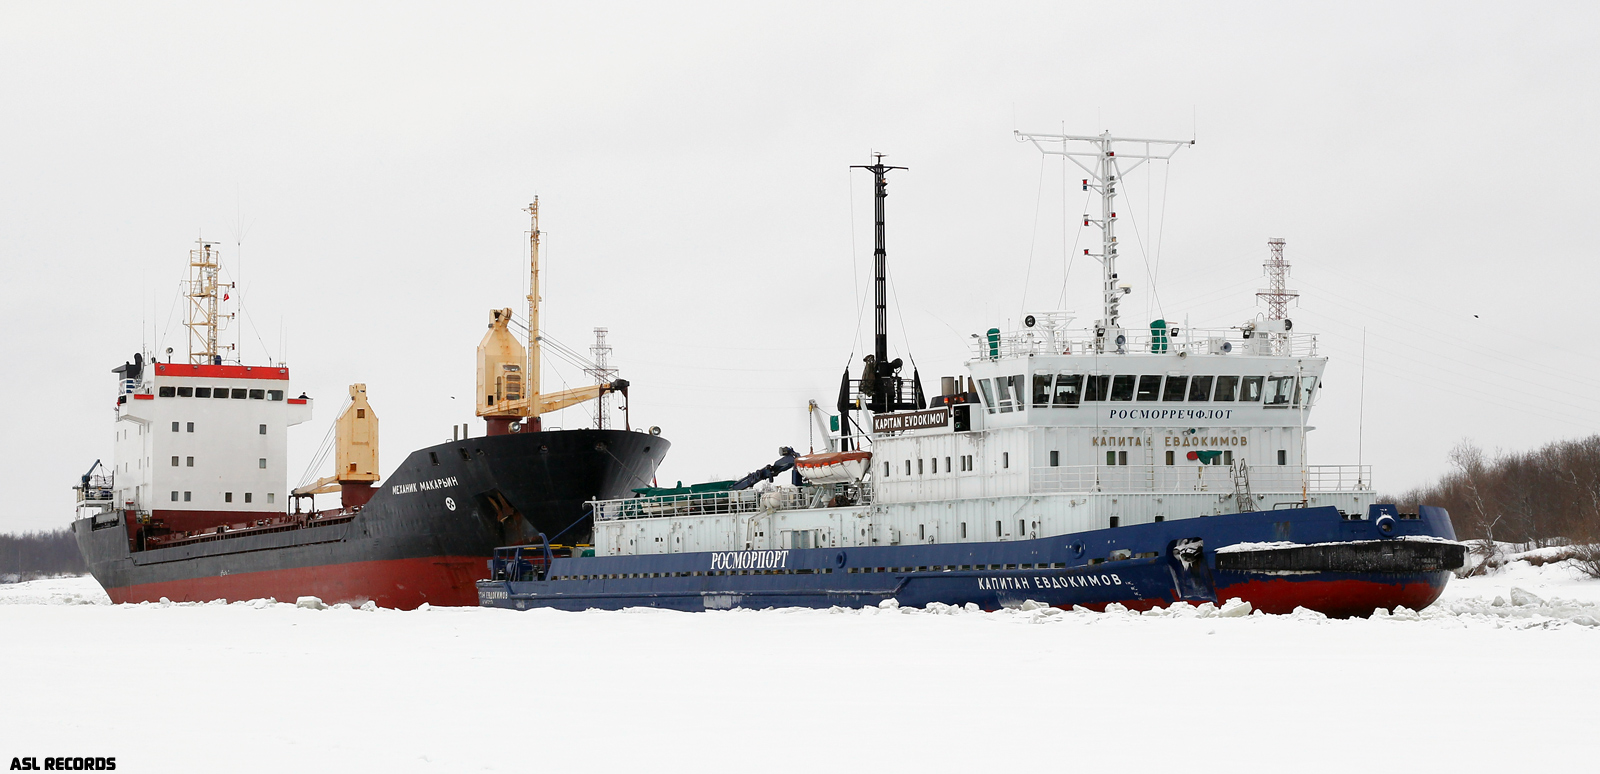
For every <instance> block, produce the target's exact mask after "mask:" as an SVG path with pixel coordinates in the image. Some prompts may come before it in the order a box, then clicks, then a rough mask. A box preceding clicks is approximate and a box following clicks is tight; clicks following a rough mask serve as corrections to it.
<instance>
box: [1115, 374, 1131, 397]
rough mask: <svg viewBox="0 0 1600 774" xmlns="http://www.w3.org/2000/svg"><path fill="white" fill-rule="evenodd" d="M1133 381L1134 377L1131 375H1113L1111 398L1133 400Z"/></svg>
mask: <svg viewBox="0 0 1600 774" xmlns="http://www.w3.org/2000/svg"><path fill="white" fill-rule="evenodd" d="M1134 381H1135V377H1133V376H1126V375H1123V376H1116V377H1113V378H1112V380H1111V399H1112V400H1133V385H1134Z"/></svg>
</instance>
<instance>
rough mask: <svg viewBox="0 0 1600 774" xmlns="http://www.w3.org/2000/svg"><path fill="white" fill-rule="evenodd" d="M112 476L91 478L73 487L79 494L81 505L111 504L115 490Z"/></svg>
mask: <svg viewBox="0 0 1600 774" xmlns="http://www.w3.org/2000/svg"><path fill="white" fill-rule="evenodd" d="M114 488H115V487H114V486H113V484H112V479H111V476H109V475H104V476H90V477H89V480H88V481H87V482H85V483H83V484H79V485H78V486H75V487H73V489H75V490H77V492H78V502H80V503H109V502H111V498H112V496H113V495H112V491H113V490H114Z"/></svg>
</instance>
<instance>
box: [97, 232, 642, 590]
mask: <svg viewBox="0 0 1600 774" xmlns="http://www.w3.org/2000/svg"><path fill="white" fill-rule="evenodd" d="M529 211H530V212H531V213H532V214H533V227H532V230H531V235H530V239H531V253H532V267H533V272H532V288H533V291H532V292H531V293H530V295H529V297H528V300H529V310H528V320H529V321H531V324H528V325H526V326H525V327H526V328H528V329H531V330H535V331H537V330H538V260H539V258H538V256H539V251H538V248H539V229H538V205H537V202H535V203H534V204H533V205H530V207H529ZM189 263H190V277H189V280H188V287H187V289H186V295H188V296H189V297H190V299H191V300H192V303H191V304H190V309H191V314H190V324H189V326H188V327H189V329H190V331H191V337H190V354H189V358H188V362H183V363H173V362H170V360H171V350H170V349H168V350H167V359H168V361H169V362H154V361H155V358H152V357H150V356H149V355H148V354H144V353H141V354H137V355H135V356H134V358H133V359H132V360H131V361H129V362H127V363H125V364H123V365H122V366H119V367H117V368H116V369H113V370H114V372H115V373H116V374H117V379H118V383H117V386H118V389H117V398H116V425H115V427H116V444H115V453H114V454H113V457H112V459H113V463H112V465H111V466H110V467H109V468H108V469H106V470H105V471H104V472H100V473H98V474H97V468H99V463H96V466H95V467H94V468H91V469H90V473H89V474H87V475H85V476H83V479H82V481H81V483H80V485H79V486H78V504H79V516H80V518H78V519H77V520H76V521H74V523H73V525H72V526H73V531H74V532H75V533H76V536H77V540H78V546H79V549H80V550H81V551H82V553H83V556H84V559H85V561H86V562H87V564H88V565H89V568H90V571H91V572H92V573H93V574H94V576H95V579H96V580H98V581H99V582H100V584H101V585H102V586H104V587H105V589H106V592H107V593H108V594H109V595H110V597H111V599H112V601H114V602H118V603H123V602H141V601H156V600H160V599H162V598H166V599H169V600H172V601H209V600H214V599H228V600H245V599H258V598H267V597H272V598H277V599H284V600H286V599H295V598H297V597H301V596H316V597H319V598H321V599H322V600H324V601H325V602H329V603H337V602H349V603H352V604H363V603H366V602H373V603H375V604H378V605H380V606H385V607H399V608H413V607H417V606H419V605H422V604H424V603H428V604H432V605H471V604H475V603H476V602H477V591H476V587H475V585H474V583H475V581H477V580H479V579H482V578H484V577H486V574H487V570H486V561H487V560H488V558H489V557H491V556H492V555H493V553H494V548H495V547H496V546H502V545H507V544H516V543H522V542H527V541H528V540H531V539H533V538H534V537H535V536H539V535H547V536H550V539H551V540H552V541H554V540H560V541H562V542H563V543H565V544H566V545H568V546H576V545H583V544H587V543H589V542H590V541H591V540H592V537H591V536H592V534H593V517H592V514H591V513H590V512H589V511H588V510H587V509H586V503H588V502H591V501H594V500H604V499H609V498H616V497H622V496H625V495H627V494H628V493H629V491H630V490H632V489H635V488H638V487H643V486H647V485H649V484H650V483H651V482H652V480H653V479H654V477H655V470H656V467H657V466H658V465H659V464H660V462H661V460H662V458H663V457H664V456H665V455H666V452H667V449H668V448H669V447H670V445H671V444H670V443H669V442H668V441H667V440H666V439H664V438H661V437H660V436H659V434H658V431H652V432H650V433H645V432H639V431H634V430H632V429H631V428H630V427H629V426H628V424H627V422H626V420H624V428H623V429H620V430H619V429H615V428H609V427H607V426H606V425H607V417H608V413H607V411H606V409H605V407H604V406H603V405H602V406H601V408H600V410H599V411H597V412H596V413H597V416H598V417H599V421H598V422H597V425H598V426H597V427H595V428H592V429H570V430H548V431H546V430H543V429H542V427H541V415H542V414H544V413H546V412H550V411H555V410H558V409H561V408H565V407H568V406H571V405H574V404H577V403H580V402H584V401H590V400H596V401H604V400H605V399H606V398H607V397H608V396H612V395H617V396H620V397H621V398H622V399H623V400H624V401H625V400H626V397H627V388H628V383H627V382H626V381H625V380H622V379H613V380H611V381H607V382H604V383H599V384H594V385H590V386H586V387H579V388H575V389H569V390H563V391H560V392H556V393H541V392H540V390H539V389H538V387H539V378H538V373H539V367H538V361H539V341H540V339H541V337H540V336H528V337H527V340H528V346H524V345H523V344H522V342H519V341H518V340H517V337H516V336H515V335H513V334H512V332H511V331H510V330H509V326H510V325H511V324H512V323H513V322H514V320H513V315H512V312H511V310H510V309H496V310H492V312H491V315H490V323H489V331H488V333H487V334H486V335H485V336H484V337H483V340H482V341H481V342H480V343H479V345H478V374H477V385H478V389H477V398H476V404H477V414H478V416H480V417H483V418H484V420H485V424H486V431H485V432H484V433H483V434H481V435H478V436H477V437H469V430H468V428H467V427H466V426H462V427H459V428H456V430H455V431H454V432H453V435H454V440H452V441H450V442H448V443H441V444H439V445H436V446H430V447H427V448H424V449H419V450H417V451H414V452H412V453H411V454H410V455H409V456H408V457H407V458H406V460H405V462H404V463H402V464H401V465H400V467H399V468H398V469H396V470H394V471H393V472H391V473H390V474H389V476H388V477H387V478H386V479H384V480H382V482H381V485H380V484H379V480H380V478H381V477H380V474H379V468H378V417H377V414H376V412H375V411H374V410H373V407H372V406H371V405H370V404H369V403H368V402H367V390H366V385H364V384H354V385H351V387H350V398H349V400H348V401H347V402H346V404H345V406H344V407H343V409H342V411H341V413H340V414H339V417H338V419H337V420H336V422H335V427H334V432H333V433H332V434H331V435H330V439H331V443H330V444H329V445H327V447H326V448H325V449H324V450H322V451H321V452H320V453H319V455H318V458H319V459H320V458H322V457H323V455H325V454H329V453H331V454H332V456H333V462H334V473H333V475H330V476H327V477H325V478H322V479H319V480H317V481H314V482H310V483H307V484H306V485H304V486H301V487H298V488H296V489H294V490H293V491H290V490H289V489H288V483H287V477H286V471H285V467H286V462H287V456H288V455H287V447H288V428H289V427H290V426H293V425H296V424H300V423H302V422H305V421H307V420H309V419H311V411H312V406H313V401H312V400H311V399H310V398H309V397H307V396H306V395H304V394H301V395H299V396H298V397H293V396H294V393H293V391H292V390H290V389H289V369H288V368H287V367H285V366H284V365H282V364H281V363H280V364H276V365H267V366H249V365H244V364H242V363H224V362H223V357H222V354H221V352H220V351H219V349H220V348H219V346H218V343H217V327H218V326H217V321H218V320H219V319H222V318H223V317H224V316H225V315H219V313H218V308H217V307H218V303H219V301H220V300H226V298H227V294H226V293H225V292H223V290H224V286H223V285H221V284H220V283H219V281H218V270H219V266H218V259H217V253H216V251H215V250H214V249H213V246H212V245H211V244H209V243H205V242H201V243H200V246H199V247H198V248H197V249H196V250H194V251H192V252H191V254H190V261H189ZM622 408H623V409H624V412H625V411H626V403H624V404H623V406H622ZM624 416H626V414H625V415H624ZM334 493H337V494H338V495H339V500H340V503H339V507H336V508H325V509H318V508H317V507H316V495H319V494H321V495H325V494H334ZM567 550H570V549H567Z"/></svg>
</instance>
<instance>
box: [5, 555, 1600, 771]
mask: <svg viewBox="0 0 1600 774" xmlns="http://www.w3.org/2000/svg"><path fill="white" fill-rule="evenodd" d="M1514 588H1515V589H1518V591H1516V592H1515V593H1513V589H1514ZM1529 595H1532V596H1529ZM1496 597H1499V598H1500V604H1496V603H1495V600H1496ZM1514 600H1515V601H1516V602H1521V603H1522V604H1514V603H1513V601H1514ZM1230 612H1234V611H1230ZM1217 613H1218V611H1216V610H1213V609H1210V608H1203V609H1196V608H1192V607H1186V608H1183V609H1180V610H1177V611H1173V612H1171V613H1167V614H1159V615H1152V614H1144V615H1136V614H1131V613H1118V612H1111V613H1104V614H1099V613H1087V612H1067V611H1056V610H1049V609H1043V610H1027V611H1022V610H1012V611H1002V612H998V613H974V612H965V611H957V610H947V611H943V612H938V611H923V610H918V611H911V610H880V609H868V610H852V611H843V610H835V611H813V610H768V611H760V612H755V611H730V612H716V613H697V614H687V613H673V612H663V611H654V610H630V611H623V612H589V613H562V612H555V611H529V612H512V611H505V610H480V609H474V608H454V609H449V608H435V609H424V610H419V611H412V612H398V611H392V610H375V611H372V610H358V609H349V608H347V607H333V608H329V609H323V610H317V609H307V608H301V607H296V606H295V605H294V604H288V603H280V604H272V603H268V602H266V601H257V602H248V603H237V604H220V603H213V604H209V605H201V604H192V605H191V604H184V605H163V604H145V605H122V606H116V605H110V604H109V603H108V601H107V600H106V598H105V595H104V594H103V593H102V592H101V591H100V589H99V587H98V586H97V585H96V584H95V582H94V581H93V579H90V578H68V579H58V580H47V581H34V582H29V583H21V584H14V585H10V586H0V634H3V637H0V707H4V710H3V711H0V757H3V761H4V762H6V763H9V762H10V759H11V758H12V757H15V756H36V757H39V758H40V759H41V763H42V762H43V758H44V757H45V756H54V755H69V756H102V757H104V756H116V759H117V770H118V771H128V772H145V771H160V772H183V771H291V770H300V771H335V770H352V771H353V770H368V771H385V772H411V771H430V772H433V771H438V772H444V771H449V772H456V771H508V772H510V771H530V770H565V771H647V770H653V771H663V770H664V771H688V770H706V771H912V770H917V771H968V772H970V771H1001V770H1021V769H1022V768H1023V767H1026V768H1027V769H1029V770H1040V771H1060V770H1067V769H1077V768H1080V767H1082V766H1084V765H1095V764H1104V765H1114V766H1121V767H1127V766H1141V767H1148V766H1154V767H1158V768H1176V769H1182V770H1188V771H1194V770H1200V771H1230V772H1231V771H1274V772H1278V771H1356V770H1359V771H1401V770H1439V769H1443V770H1446V771H1452V770H1456V771H1460V770H1467V769H1468V768H1471V769H1474V770H1483V769H1490V768H1492V767H1496V766H1517V767H1524V766H1533V765H1537V766H1539V767H1544V766H1556V767H1559V768H1561V769H1564V770H1583V769H1585V768H1587V767H1589V766H1590V765H1591V763H1592V761H1593V759H1594V758H1595V757H1596V754H1597V752H1596V751H1597V747H1596V744H1595V721H1596V719H1597V712H1596V710H1595V708H1594V697H1595V696H1596V695H1597V689H1600V625H1596V622H1597V620H1600V582H1597V581H1589V580H1580V579H1578V576H1577V575H1576V573H1575V571H1573V570H1571V568H1570V567H1568V566H1566V565H1565V564H1550V565H1546V566H1544V567H1531V566H1528V565H1527V564H1526V563H1525V562H1518V563H1514V564H1512V565H1510V566H1508V567H1507V568H1505V569H1504V570H1503V571H1502V572H1500V573H1499V574H1497V575H1494V576H1491V577H1487V578H1473V579H1469V580H1466V581H1452V582H1451V586H1450V589H1449V591H1448V592H1447V593H1446V596H1445V598H1444V599H1442V600H1441V601H1440V602H1439V603H1437V604H1435V605H1434V606H1433V607H1431V608H1429V609H1428V610H1426V611H1424V612H1423V613H1422V614H1420V615H1415V614H1411V615H1408V614H1405V613H1402V614H1400V615H1399V616H1391V617H1382V618H1375V619H1371V620H1351V621H1330V620H1326V619H1323V618H1321V617H1319V616H1317V615H1315V614H1305V613H1301V614H1297V615H1292V616H1261V615H1255V616H1243V617H1222V616H1220V615H1218V614H1217Z"/></svg>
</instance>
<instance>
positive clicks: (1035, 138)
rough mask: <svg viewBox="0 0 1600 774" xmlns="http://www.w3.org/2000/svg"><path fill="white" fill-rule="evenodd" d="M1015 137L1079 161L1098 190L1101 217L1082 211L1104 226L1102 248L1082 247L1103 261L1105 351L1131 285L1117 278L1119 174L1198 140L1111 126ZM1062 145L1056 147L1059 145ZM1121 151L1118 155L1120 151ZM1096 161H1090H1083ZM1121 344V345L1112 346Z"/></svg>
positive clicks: (1101, 336) (1099, 339)
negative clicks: (1117, 131) (1116, 133)
mask: <svg viewBox="0 0 1600 774" xmlns="http://www.w3.org/2000/svg"><path fill="white" fill-rule="evenodd" d="M1016 137H1017V142H1031V143H1033V146H1034V147H1035V148H1038V149H1039V152H1041V153H1043V154H1045V155H1047V156H1062V157H1065V158H1066V159H1067V160H1069V161H1071V162H1072V163H1074V164H1076V165H1078V168H1079V169H1082V170H1083V171H1084V173H1085V174H1087V175H1089V177H1086V178H1084V179H1083V190H1085V191H1090V190H1092V191H1095V192H1097V193H1099V194H1100V217H1099V218H1091V217H1089V214H1088V213H1084V216H1083V225H1085V226H1089V225H1095V226H1099V227H1100V252H1099V253H1092V252H1090V250H1091V249H1092V248H1087V247H1086V248H1084V250H1083V254H1084V255H1087V256H1089V257H1091V258H1096V259H1098V260H1099V261H1100V267H1101V295H1102V298H1103V302H1102V304H1103V308H1102V310H1101V316H1100V320H1099V321H1097V322H1096V324H1095V338H1096V343H1097V345H1098V346H1099V348H1100V349H1101V350H1102V351H1104V350H1105V348H1106V346H1105V342H1106V340H1107V339H1110V340H1112V341H1113V342H1115V340H1116V338H1117V337H1118V336H1120V335H1121V326H1120V325H1119V321H1120V318H1121V310H1120V308H1119V307H1120V305H1121V302H1122V296H1123V295H1124V294H1126V293H1128V292H1130V289H1129V288H1127V287H1119V286H1118V283H1117V234H1116V224H1117V208H1116V200H1117V184H1118V182H1119V181H1118V178H1119V177H1126V176H1127V174H1128V173H1129V172H1132V171H1133V170H1135V169H1137V168H1138V167H1139V166H1140V165H1141V164H1144V163H1145V162H1146V161H1149V160H1151V159H1159V160H1161V161H1166V160H1168V159H1170V158H1172V157H1173V156H1174V155H1175V154H1177V152H1178V151H1179V150H1180V149H1182V148H1183V147H1184V146H1185V145H1193V144H1194V140H1151V139H1146V138H1142V137H1113V136H1112V135H1111V132H1110V131H1105V132H1101V133H1100V134H1097V135H1076V134H1029V133H1026V132H1016ZM1058 143H1059V145H1060V148H1059V149H1058V148H1056V147H1054V146H1055V145H1056V144H1058ZM1119 154H1120V155H1119ZM1118 159H1131V160H1132V161H1133V163H1132V164H1130V165H1128V166H1127V167H1126V168H1123V167H1122V166H1121V165H1120V163H1119V162H1118ZM1085 160H1092V161H1085ZM1113 346H1114V347H1120V346H1121V345H1120V344H1115V343H1114V345H1113Z"/></svg>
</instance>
